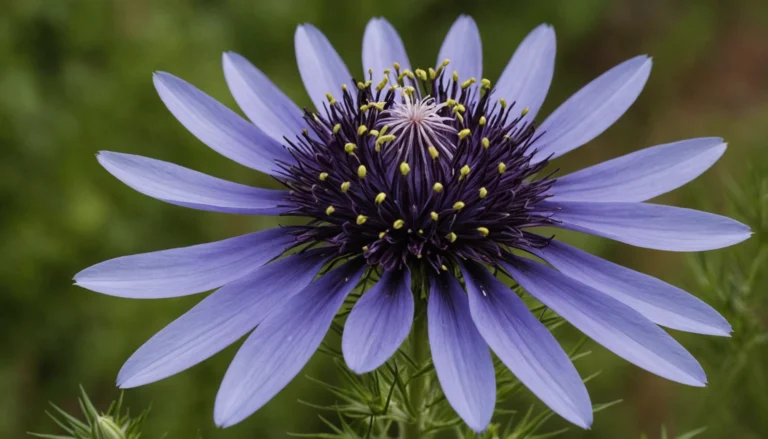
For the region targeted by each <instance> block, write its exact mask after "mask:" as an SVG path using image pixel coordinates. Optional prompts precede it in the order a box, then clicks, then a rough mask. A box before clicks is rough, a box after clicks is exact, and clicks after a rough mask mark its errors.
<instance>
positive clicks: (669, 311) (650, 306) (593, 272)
mask: <svg viewBox="0 0 768 439" xmlns="http://www.w3.org/2000/svg"><path fill="white" fill-rule="evenodd" d="M537 255H538V256H540V257H541V258H542V259H544V260H545V261H547V262H549V263H550V264H552V266H554V267H555V268H557V269H558V270H559V271H560V272H561V273H563V274H565V275H566V276H568V277H570V278H571V279H574V280H577V281H579V282H581V283H583V284H586V285H589V286H591V287H592V288H594V289H596V290H598V291H600V292H603V293H605V294H607V295H609V296H611V297H613V298H614V299H616V300H618V301H620V302H621V303H623V304H625V305H627V306H629V307H630V308H632V309H634V310H635V311H637V312H639V313H640V314H642V315H643V316H645V317H646V318H647V319H648V320H650V321H652V322H654V323H656V324H658V325H662V326H666V327H668V328H672V329H678V330H680V331H687V332H696V333H699V334H709V335H723V336H728V335H729V334H730V332H731V325H729V324H728V322H727V321H726V320H725V318H723V316H721V315H720V314H718V312H717V311H715V310H714V309H713V308H712V307H711V306H709V305H707V304H706V303H704V302H702V301H701V300H699V299H697V298H696V297H694V296H692V295H690V294H688V293H686V292H685V291H683V290H681V289H680V288H677V287H674V286H672V285H670V284H668V283H666V282H662V281H661V280H659V279H656V278H654V277H651V276H648V275H646V274H643V273H638V272H637V271H633V270H630V269H629V268H626V267H622V266H621V265H617V264H614V263H612V262H608V261H606V260H605V259H600V258H598V257H597V256H594V255H591V254H589V253H587V252H583V251H581V250H579V249H577V248H574V247H571V246H569V245H567V244H563V243H561V242H557V241H552V242H551V243H550V244H549V245H548V246H547V247H545V248H543V249H541V250H540V251H538V252H537Z"/></svg>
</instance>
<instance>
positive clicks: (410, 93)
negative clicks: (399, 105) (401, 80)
mask: <svg viewBox="0 0 768 439" xmlns="http://www.w3.org/2000/svg"><path fill="white" fill-rule="evenodd" d="M415 92H416V89H415V88H413V86H412V85H409V86H407V87H403V93H405V94H407V95H408V96H413V94H414V93H415Z"/></svg>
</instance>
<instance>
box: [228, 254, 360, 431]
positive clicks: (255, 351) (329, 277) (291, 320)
mask: <svg viewBox="0 0 768 439" xmlns="http://www.w3.org/2000/svg"><path fill="white" fill-rule="evenodd" d="M362 273H363V263H362V261H361V260H359V259H358V260H354V261H350V262H347V263H346V264H344V265H342V266H341V267H339V268H336V269H334V270H332V271H330V272H328V273H326V274H324V275H322V276H321V277H320V278H319V279H318V280H316V281H314V282H312V283H311V284H309V286H308V287H307V288H304V289H303V290H301V291H300V292H299V293H298V294H296V295H294V296H293V297H291V298H290V299H289V300H288V302H287V303H286V304H285V305H283V306H282V307H280V308H279V309H278V310H276V311H275V312H273V313H271V315H270V316H269V317H267V318H266V319H264V321H263V322H262V323H261V324H260V325H259V327H258V328H256V330H255V331H253V333H252V334H251V335H250V336H249V337H248V339H247V340H246V341H245V343H244V344H243V346H242V347H241V348H240V350H239V351H238V352H237V355H236V356H235V359H234V360H233V361H232V364H231V365H230V366H229V369H228V370H227V373H226V375H225V376H224V381H223V382H222V383H221V388H220V389H219V393H218V394H217V395H216V406H215V408H214V420H215V421H216V425H218V426H220V427H229V426H230V425H234V424H237V423H238V422H240V421H242V420H243V419H245V418H247V417H248V416H250V415H251V414H252V413H253V412H255V411H256V410H258V409H259V408H261V406H263V405H264V404H266V403H267V402H268V401H269V400H270V399H272V397H273V396H275V395H276V394H277V392H279V391H280V390H282V389H283V387H285V386H286V385H287V384H288V383H289V382H290V381H291V380H292V379H293V377H295V376H296V374H298V373H299V371H301V369H302V368H303V367H304V365H305V364H306V363H307V361H309V359H310V357H312V354H314V353H315V351H316V350H317V348H318V347H319V346H320V342H322V341H323V338H324V337H325V334H326V332H328V328H329V327H330V326H331V322H332V321H333V317H334V316H335V315H336V313H337V312H338V310H339V308H340V307H341V305H342V304H343V303H344V299H345V298H346V297H347V295H348V294H349V293H350V291H352V289H353V288H354V287H355V286H356V285H357V282H358V279H359V278H360V276H361V275H362Z"/></svg>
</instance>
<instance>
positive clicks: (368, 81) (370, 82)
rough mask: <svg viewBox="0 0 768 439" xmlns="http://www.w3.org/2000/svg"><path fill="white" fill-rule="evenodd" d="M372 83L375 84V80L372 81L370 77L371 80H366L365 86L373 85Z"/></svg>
mask: <svg viewBox="0 0 768 439" xmlns="http://www.w3.org/2000/svg"><path fill="white" fill-rule="evenodd" d="M371 84H373V81H371V80H370V79H369V80H367V81H365V87H366V88H368V87H370V86H371Z"/></svg>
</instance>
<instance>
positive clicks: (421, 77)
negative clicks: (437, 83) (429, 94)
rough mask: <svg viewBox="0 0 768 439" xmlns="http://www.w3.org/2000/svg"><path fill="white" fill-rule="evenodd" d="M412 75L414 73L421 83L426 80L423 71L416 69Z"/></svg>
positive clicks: (425, 74)
mask: <svg viewBox="0 0 768 439" xmlns="http://www.w3.org/2000/svg"><path fill="white" fill-rule="evenodd" d="M414 73H416V77H417V78H419V79H421V80H422V81H426V80H427V72H425V71H424V70H422V69H416V70H415V71H414Z"/></svg>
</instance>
